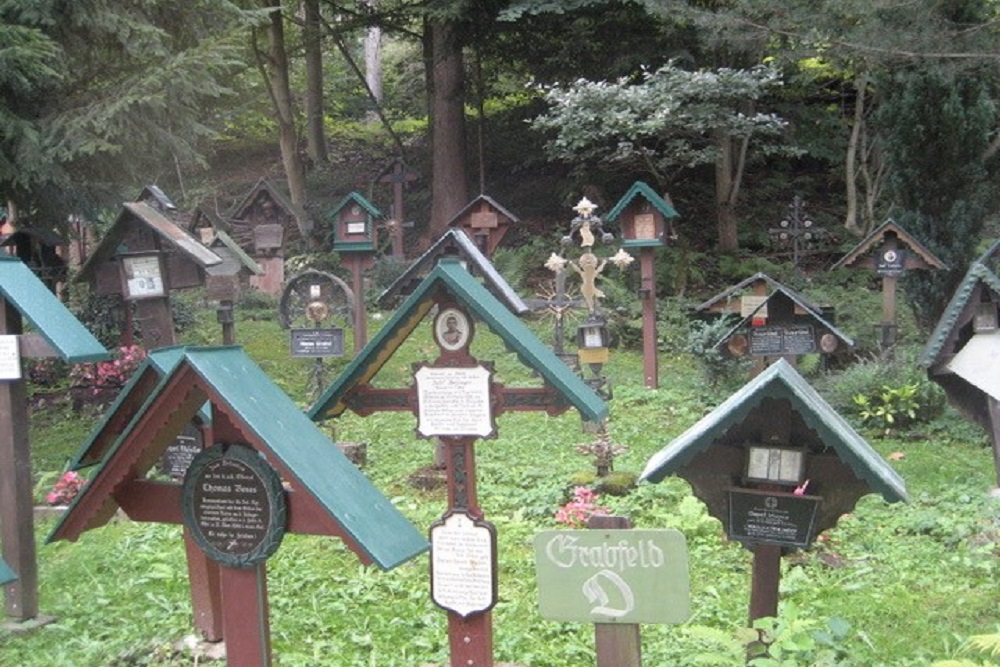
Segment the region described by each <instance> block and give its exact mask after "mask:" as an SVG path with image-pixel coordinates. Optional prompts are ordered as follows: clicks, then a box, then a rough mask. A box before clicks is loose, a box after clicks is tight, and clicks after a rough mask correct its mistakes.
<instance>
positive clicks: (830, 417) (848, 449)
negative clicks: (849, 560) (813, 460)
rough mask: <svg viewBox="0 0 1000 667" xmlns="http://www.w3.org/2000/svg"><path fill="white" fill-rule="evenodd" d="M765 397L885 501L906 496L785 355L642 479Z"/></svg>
mask: <svg viewBox="0 0 1000 667" xmlns="http://www.w3.org/2000/svg"><path fill="white" fill-rule="evenodd" d="M765 398H772V399H783V400H787V401H788V402H789V403H791V406H792V410H794V411H795V412H797V413H798V414H799V415H800V416H801V417H802V420H803V421H804V422H805V424H806V426H808V427H809V428H811V429H813V430H814V431H815V432H816V434H817V435H818V436H819V438H820V440H821V441H822V443H823V444H824V445H825V446H827V447H831V448H833V450H834V451H836V452H837V455H838V456H839V457H840V459H841V460H842V461H844V462H845V463H846V464H847V465H849V466H850V467H851V470H852V471H854V474H855V475H856V476H857V477H858V478H859V479H862V480H864V481H865V482H867V483H868V485H869V486H870V487H871V489H872V491H874V492H877V493H880V494H881V495H882V497H883V498H885V500H886V501H888V502H896V501H905V500H906V483H905V482H904V481H903V479H902V478H901V477H900V476H899V474H898V473H896V471H895V470H893V469H892V467H891V466H890V465H889V464H888V463H886V461H885V460H884V459H883V458H882V457H880V456H879V455H878V453H877V452H876V451H875V450H874V449H872V448H871V446H870V445H869V444H868V443H867V442H866V441H865V440H864V438H862V437H861V436H860V435H858V433H857V431H855V430H854V429H853V428H852V427H851V425H850V424H848V423H847V421H846V420H845V419H844V418H843V417H841V416H840V414H839V413H838V412H837V411H836V410H834V409H833V408H832V407H830V404H829V403H827V402H826V401H825V400H824V399H823V397H822V396H820V395H819V394H818V393H817V392H816V390H815V389H813V388H812V387H811V386H810V385H809V383H808V382H806V381H805V379H804V378H803V377H802V376H801V375H799V373H798V372H797V371H796V370H795V368H793V367H792V365H791V364H789V363H788V362H787V361H785V360H784V359H781V360H779V361H778V362H776V363H774V364H772V365H771V366H769V367H768V368H767V369H766V370H765V371H764V372H762V373H761V374H760V375H758V376H757V377H756V378H754V379H753V380H751V381H750V382H748V383H747V384H745V385H744V386H743V387H742V388H741V389H740V390H739V391H737V392H736V393H734V394H732V395H731V396H730V397H729V398H727V399H726V400H725V401H723V402H722V404H720V405H719V406H718V407H717V408H716V409H715V410H713V411H712V412H710V413H709V414H707V415H705V416H704V417H702V418H701V420H699V421H698V422H697V423H696V424H695V425H694V426H692V427H691V428H689V429H688V430H686V431H685V432H684V433H682V434H681V435H680V436H678V437H677V438H675V439H674V440H673V441H672V442H671V443H670V444H669V445H667V446H666V447H664V448H663V449H661V450H660V451H659V452H657V453H656V454H654V455H653V456H652V457H651V458H650V459H649V461H648V462H647V463H646V468H645V470H643V471H642V475H641V476H640V479H644V480H648V481H651V482H659V481H662V480H663V479H664V478H665V477H666V476H667V475H669V474H670V473H672V472H674V471H676V470H677V469H678V468H681V467H682V466H684V465H685V464H686V463H687V462H688V461H690V460H691V458H692V457H694V456H695V455H696V454H698V453H700V452H702V451H704V450H705V449H707V448H708V447H709V446H710V445H711V444H712V443H713V442H715V441H716V440H718V439H719V438H721V437H722V436H723V435H724V434H725V433H726V431H727V430H728V429H730V428H731V427H732V426H734V425H737V424H740V423H742V422H743V421H744V420H745V419H746V418H747V416H748V415H749V413H750V412H751V411H753V410H755V409H757V408H758V407H759V406H760V404H761V402H762V401H763V400H764V399H765Z"/></svg>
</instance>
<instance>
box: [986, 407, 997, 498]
mask: <svg viewBox="0 0 1000 667" xmlns="http://www.w3.org/2000/svg"><path fill="white" fill-rule="evenodd" d="M986 400H987V403H988V405H989V410H990V441H991V442H992V443H993V469H994V470H995V471H996V476H997V487H1000V401H997V399H995V398H993V397H992V396H987V399H986Z"/></svg>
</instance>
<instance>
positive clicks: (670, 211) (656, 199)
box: [604, 181, 680, 222]
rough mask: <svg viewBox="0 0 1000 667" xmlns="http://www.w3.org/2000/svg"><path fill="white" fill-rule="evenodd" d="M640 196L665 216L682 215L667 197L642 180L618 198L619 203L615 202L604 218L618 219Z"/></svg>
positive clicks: (674, 216)
mask: <svg viewBox="0 0 1000 667" xmlns="http://www.w3.org/2000/svg"><path fill="white" fill-rule="evenodd" d="M640 196H641V197H643V198H644V199H646V200H647V201H648V202H649V203H650V204H651V205H652V206H653V208H655V209H656V210H657V211H659V212H660V213H661V214H663V217H664V218H677V217H680V213H678V212H677V211H676V210H674V207H673V206H671V205H670V203H669V202H668V201H667V200H666V199H664V198H663V197H661V196H660V195H658V194H656V192H654V191H653V188H651V187H649V186H648V185H646V184H645V183H643V182H642V181H636V182H635V183H633V184H632V187H631V188H629V190H628V192H626V193H625V195H624V196H622V198H621V199H619V200H618V203H617V204H615V205H614V207H613V208H612V209H611V210H610V211H608V214H607V215H606V216H604V219H605V220H607V221H608V222H614V221H615V220H617V219H618V216H619V215H621V214H622V211H624V210H625V209H626V207H628V205H629V204H631V203H632V200H633V199H635V198H636V197H640Z"/></svg>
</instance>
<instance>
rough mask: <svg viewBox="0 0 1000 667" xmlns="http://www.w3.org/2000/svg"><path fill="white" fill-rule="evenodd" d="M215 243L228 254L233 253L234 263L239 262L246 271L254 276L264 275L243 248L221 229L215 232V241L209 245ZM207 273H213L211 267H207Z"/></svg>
mask: <svg viewBox="0 0 1000 667" xmlns="http://www.w3.org/2000/svg"><path fill="white" fill-rule="evenodd" d="M216 241H218V242H219V243H221V244H222V245H223V246H224V247H225V248H226V249H227V250H229V252H231V253H233V257H234V258H236V261H237V262H239V264H240V265H241V266H243V267H244V268H246V270H247V271H249V272H250V273H252V274H254V275H255V276H262V275H264V269H262V268H261V267H260V264H258V263H257V262H256V261H254V259H253V258H252V257H250V255H248V254H246V252H244V250H243V248H241V247H240V244H239V243H237V242H236V241H234V240H233V237H232V236H230V235H229V234H227V233H225V232H224V231H222V230H221V229H217V230H215V240H213V241H212V243H211V244H210V245H215V242H216ZM207 271H208V273H210V274H211V273H213V267H209V268H208V269H207Z"/></svg>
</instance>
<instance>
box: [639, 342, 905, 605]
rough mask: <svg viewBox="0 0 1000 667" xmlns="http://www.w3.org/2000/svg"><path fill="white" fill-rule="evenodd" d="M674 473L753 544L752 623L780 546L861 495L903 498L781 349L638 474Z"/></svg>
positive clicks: (799, 542) (769, 599)
mask: <svg viewBox="0 0 1000 667" xmlns="http://www.w3.org/2000/svg"><path fill="white" fill-rule="evenodd" d="M670 474H676V475H678V476H679V477H681V478H683V479H684V480H686V481H687V482H688V483H690V484H691V487H692V489H693V491H694V494H695V495H696V496H697V497H698V498H699V499H700V500H702V502H704V503H705V504H706V506H707V507H708V512H709V514H711V515H712V516H713V517H715V518H717V519H719V520H720V521H721V522H722V525H723V526H724V527H725V529H726V533H727V535H728V536H729V538H730V539H732V540H736V541H739V542H741V543H743V545H744V546H746V547H747V548H748V549H750V550H751V551H753V554H754V564H753V574H752V579H751V593H750V623H751V625H752V624H753V621H755V620H756V619H758V618H763V617H765V616H776V615H777V612H778V584H779V582H780V576H781V567H780V564H781V556H782V554H783V553H784V552H787V551H790V550H793V549H798V548H805V547H808V546H809V545H810V544H812V542H813V540H814V539H815V538H816V536H817V535H819V534H820V533H821V532H823V531H824V530H827V529H828V528H831V527H833V526H834V525H836V523H837V520H838V519H839V518H840V517H841V516H842V515H844V514H847V513H848V512H850V511H852V510H853V508H854V505H855V503H857V501H858V499H859V498H861V496H863V495H866V494H868V493H872V492H877V493H880V494H881V495H882V497H883V498H885V500H886V501H887V502H896V501H903V500H906V487H905V484H904V482H903V480H902V478H900V477H899V475H898V474H897V473H896V472H895V471H894V470H893V469H892V468H891V467H890V466H889V464H888V463H887V462H885V461H884V460H883V459H882V458H881V457H879V455H878V453H877V452H875V450H873V449H872V448H871V446H869V445H868V443H867V442H865V441H864V439H863V438H862V437H861V436H860V435H858V434H857V433H856V432H855V431H854V429H852V428H851V427H850V426H849V425H848V424H847V422H846V421H844V419H843V418H842V417H841V416H840V415H838V414H837V413H836V411H835V410H834V409H833V408H832V407H830V405H829V404H827V402H826V401H825V400H824V399H823V398H822V397H821V396H820V395H819V394H818V393H816V391H815V390H814V389H813V388H812V387H810V386H809V384H808V383H807V382H806V381H805V379H803V378H802V376H801V375H799V374H798V373H797V372H796V371H795V369H794V368H793V367H792V366H791V364H789V363H788V362H787V361H785V360H784V359H780V360H778V361H777V362H776V363H774V364H772V365H771V366H769V367H768V368H767V369H766V370H765V371H764V372H762V373H761V374H759V375H757V376H756V377H755V378H754V379H753V380H751V381H750V382H748V383H747V384H746V385H744V386H743V388H741V389H740V390H739V391H737V392H736V393H735V394H733V395H732V396H730V397H729V398H728V399H726V400H725V401H724V402H723V403H722V404H721V405H719V406H718V407H717V408H716V409H715V410H713V411H712V412H710V413H709V414H708V415H706V416H705V417H704V418H702V419H701V420H700V421H699V422H698V423H697V424H695V425H694V426H692V427H691V428H689V429H688V430H687V431H685V432H684V433H682V434H681V435H680V436H678V437H677V438H676V439H674V440H673V441H672V442H671V443H670V444H669V445H667V446H666V447H664V448H663V449H662V450H660V452H658V453H657V454H654V455H653V456H652V458H650V460H649V461H648V462H647V463H646V467H645V470H643V473H642V475H641V476H640V479H645V480H648V481H651V482H659V481H661V480H663V479H664V478H665V477H667V476H668V475H670Z"/></svg>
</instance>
